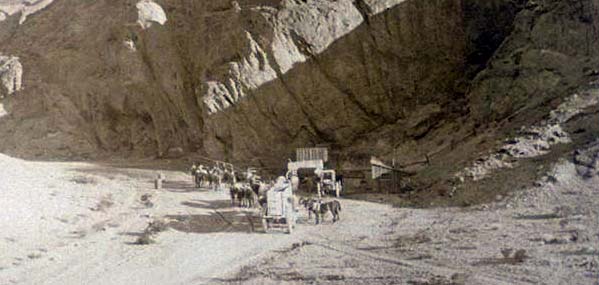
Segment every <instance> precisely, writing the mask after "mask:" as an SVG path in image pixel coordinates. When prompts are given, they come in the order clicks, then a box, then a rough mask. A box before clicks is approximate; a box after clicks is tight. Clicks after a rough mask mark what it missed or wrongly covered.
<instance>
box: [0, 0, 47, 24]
mask: <svg viewBox="0 0 599 285" xmlns="http://www.w3.org/2000/svg"><path fill="white" fill-rule="evenodd" d="M53 1H54V0H2V1H0V22H2V21H4V20H6V19H7V18H8V17H9V16H12V15H16V14H20V18H19V24H23V23H24V22H25V20H27V17H28V16H30V15H32V14H34V13H37V12H38V11H40V10H42V9H44V8H46V7H47V6H48V5H50V4H52V2H53Z"/></svg>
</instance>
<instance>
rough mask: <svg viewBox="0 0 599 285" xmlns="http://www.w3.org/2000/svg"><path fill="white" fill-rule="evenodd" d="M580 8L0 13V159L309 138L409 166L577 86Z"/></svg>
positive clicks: (222, 7)
mask: <svg viewBox="0 0 599 285" xmlns="http://www.w3.org/2000/svg"><path fill="white" fill-rule="evenodd" d="M16 2H19V1H16ZM21 2H23V1H21ZM50 2H51V1H50ZM2 3H3V2H0V11H2V5H1V4H2ZM44 3H45V2H44ZM598 6H599V5H598V3H597V1H596V0H580V1H578V0H577V1H575V0H568V1H563V0H562V1H558V0H537V1H524V0H485V1H483V0H418V1H416V0H405V1H401V0H385V1H382V0H377V1H375V0H355V1H351V0H336V1H316V0H301V1H300V0H240V1H232V2H227V1H208V0H206V1H184V0H156V1H154V2H151V1H146V0H144V1H125V0H123V1H109V0H98V1H94V2H85V1H77V0H64V1H56V2H53V3H51V4H49V5H46V6H44V9H43V10H41V11H37V13H35V14H32V15H29V16H28V17H27V20H26V21H20V20H21V17H22V15H24V13H20V12H11V13H7V12H0V16H1V17H4V18H5V19H4V20H3V21H2V22H0V53H2V54H4V55H7V56H12V57H18V58H19V60H20V61H19V62H20V63H21V64H22V68H23V70H24V73H23V76H22V77H23V78H22V87H23V89H22V90H20V91H18V92H16V93H15V94H16V96H9V97H7V98H5V99H3V101H2V102H0V104H4V108H5V109H6V111H7V113H8V115H5V116H3V117H2V118H0V133H2V135H0V152H6V153H12V154H18V155H21V156H25V157H57V156H58V157H67V158H85V157H89V158H101V157H103V156H114V155H118V156H135V157H149V156H151V157H154V156H156V155H163V154H165V153H167V152H168V150H169V149H174V148H179V147H180V148H183V149H184V150H185V151H186V152H200V153H203V154H206V155H209V156H212V157H215V158H220V159H227V160H231V161H240V162H246V163H252V164H255V165H268V166H275V167H279V166H282V164H283V163H284V161H285V158H287V157H290V156H291V155H292V154H293V150H294V148H295V147H300V146H302V147H303V146H307V145H316V144H327V145H329V146H331V148H332V149H333V150H334V151H335V153H336V155H337V156H338V157H339V158H340V159H341V160H342V161H345V160H346V161H350V160H351V159H349V157H351V158H356V157H357V158H359V157H369V156H370V155H377V156H382V157H384V158H391V157H392V156H394V157H395V158H396V159H398V160H399V161H400V162H401V163H409V162H410V161H413V160H417V159H420V158H421V157H422V156H423V155H424V154H427V153H431V152H434V151H435V150H437V149H446V148H447V147H448V146H453V145H454V144H459V143H460V141H461V140H462V139H463V138H464V137H466V136H467V135H468V134H469V133H470V132H471V131H472V130H473V129H480V128H484V127H485V126H491V125H493V124H497V122H501V121H503V120H506V119H510V120H511V119H512V118H513V117H517V116H521V115H522V114H525V113H527V112H528V113H531V114H532V115H531V116H534V115H538V114H536V113H535V112H534V110H536V109H537V108H539V107H540V106H543V105H544V104H546V103H547V102H550V101H551V100H554V99H556V98H558V99H559V98H561V97H563V96H565V95H568V94H570V91H571V89H573V88H575V87H576V86H578V85H580V84H581V83H583V82H585V81H588V80H590V79H591V78H590V76H589V75H591V74H592V73H593V70H596V69H597V66H599V60H598V58H599V54H598V53H599V51H598V50H599V49H597V48H596V47H597V46H598V44H599V42H598V39H599V16H598V15H597V11H598V8H599V7H598ZM140 7H141V8H140ZM146 8H147V9H146ZM11 11H12V10H11ZM65 15H69V16H68V17H65ZM0 73H1V72H0ZM0 92H2V91H0ZM450 149H453V147H451V148H450ZM344 157H348V159H345V160H344V159H343V158H344ZM347 163H348V164H351V162H347Z"/></svg>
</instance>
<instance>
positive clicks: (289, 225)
mask: <svg viewBox="0 0 599 285" xmlns="http://www.w3.org/2000/svg"><path fill="white" fill-rule="evenodd" d="M287 233H288V234H291V233H293V223H292V222H291V221H290V220H289V219H288V220H287Z"/></svg>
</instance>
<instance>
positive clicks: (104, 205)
mask: <svg viewBox="0 0 599 285" xmlns="http://www.w3.org/2000/svg"><path fill="white" fill-rule="evenodd" d="M112 205H114V202H113V201H112V195H106V196H104V197H102V199H100V201H99V202H98V204H97V205H96V206H95V207H93V208H91V210H92V211H97V212H104V211H105V210H106V209H108V208H110V207H112Z"/></svg>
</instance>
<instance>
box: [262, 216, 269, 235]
mask: <svg viewBox="0 0 599 285" xmlns="http://www.w3.org/2000/svg"><path fill="white" fill-rule="evenodd" d="M262 228H264V232H265V233H269V232H270V231H269V229H268V221H267V220H266V218H262Z"/></svg>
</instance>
